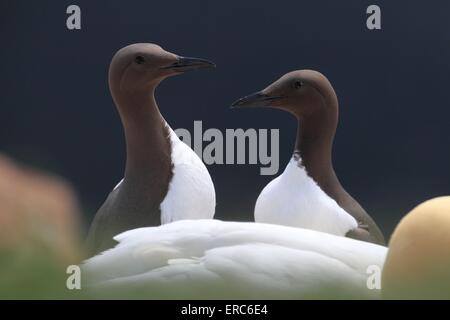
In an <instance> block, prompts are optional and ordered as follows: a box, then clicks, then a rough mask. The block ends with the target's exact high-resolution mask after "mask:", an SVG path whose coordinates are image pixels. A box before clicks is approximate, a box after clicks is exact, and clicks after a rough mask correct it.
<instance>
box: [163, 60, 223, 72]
mask: <svg viewBox="0 0 450 320" xmlns="http://www.w3.org/2000/svg"><path fill="white" fill-rule="evenodd" d="M215 67H216V64H215V63H214V62H211V61H208V60H205V59H200V58H190V57H178V60H177V61H176V62H174V63H172V64H171V65H168V66H166V67H163V69H170V70H173V71H176V72H186V71H191V70H197V69H206V68H215Z"/></svg>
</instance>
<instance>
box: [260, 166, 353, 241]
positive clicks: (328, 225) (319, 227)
mask: <svg viewBox="0 0 450 320" xmlns="http://www.w3.org/2000/svg"><path fill="white" fill-rule="evenodd" d="M255 221H256V222H262V223H273V224H280V225H285V226H291V227H299V228H306V229H311V230H316V231H321V232H327V233H330V234H334V235H339V236H344V235H345V234H346V233H347V232H348V231H350V230H352V229H354V228H356V227H357V225H358V224H357V221H356V220H355V218H353V217H352V216H351V215H350V214H348V213H347V212H346V211H345V210H344V209H342V208H341V207H340V206H339V205H338V204H337V202H336V201H335V200H334V199H332V198H330V197H329V196H328V195H327V194H326V193H325V192H324V191H323V190H322V189H321V188H320V187H319V186H318V185H317V183H316V182H315V181H314V180H313V179H312V178H311V177H309V176H308V173H307V172H306V170H305V168H304V167H303V166H301V165H299V162H297V160H295V159H293V158H292V159H291V160H290V162H289V164H288V165H287V167H286V169H285V170H284V172H283V173H282V174H281V175H280V176H279V177H277V178H275V179H274V180H272V181H271V182H270V183H269V184H268V185H267V186H266V187H265V188H264V189H263V191H262V192H261V194H260V195H259V197H258V200H257V201H256V206H255Z"/></svg>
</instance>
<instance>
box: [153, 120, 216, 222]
mask: <svg viewBox="0 0 450 320" xmlns="http://www.w3.org/2000/svg"><path fill="white" fill-rule="evenodd" d="M169 132H170V140H171V143H172V155H171V156H172V164H173V177H172V180H171V181H170V184H169V191H168V193H167V195H166V197H165V198H164V200H163V202H162V203H161V207H160V208H161V223H162V224H165V223H169V222H172V221H176V220H182V219H212V218H213V217H214V212H215V207H216V192H215V190H214V184H213V182H212V179H211V176H210V175H209V172H208V169H206V166H205V165H204V164H203V162H202V160H201V159H200V158H199V157H198V156H197V154H196V153H195V152H194V151H193V150H192V149H191V148H189V147H188V146H187V145H186V144H185V143H184V142H182V141H181V140H180V139H179V138H178V136H177V135H176V133H175V132H174V131H173V130H172V129H171V128H169Z"/></svg>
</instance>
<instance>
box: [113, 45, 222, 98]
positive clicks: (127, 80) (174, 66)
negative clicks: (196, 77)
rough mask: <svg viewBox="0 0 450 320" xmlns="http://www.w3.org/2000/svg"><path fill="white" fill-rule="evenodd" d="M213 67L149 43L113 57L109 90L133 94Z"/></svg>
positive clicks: (135, 46) (211, 64) (197, 59)
mask: <svg viewBox="0 0 450 320" xmlns="http://www.w3.org/2000/svg"><path fill="white" fill-rule="evenodd" d="M212 67H215V64H214V63H212V62H210V61H208V60H205V59H199V58H189V57H182V56H179V55H176V54H174V53H171V52H168V51H165V50H164V49H163V48H161V47H160V46H158V45H156V44H152V43H137V44H132V45H129V46H127V47H125V48H122V49H120V50H119V51H118V52H117V53H116V54H115V55H114V57H113V59H112V62H111V65H110V69H109V80H110V85H111V86H112V87H117V86H118V87H119V88H120V90H121V91H131V92H133V91H139V90H147V89H150V88H152V87H153V88H154V87H156V86H157V85H158V84H159V83H160V82H161V81H162V80H163V79H165V78H167V77H170V76H173V75H177V74H182V73H184V72H187V71H191V70H196V69H203V68H212Z"/></svg>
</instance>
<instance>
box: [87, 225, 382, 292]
mask: <svg viewBox="0 0 450 320" xmlns="http://www.w3.org/2000/svg"><path fill="white" fill-rule="evenodd" d="M115 240H116V241H117V242H118V244H117V245H116V247H114V248H113V249H110V250H107V251H105V252H103V253H101V254H99V255H96V256H94V257H92V258H90V259H88V260H87V261H85V262H84V263H83V265H82V274H83V279H84V281H85V283H84V284H83V285H82V286H83V287H84V288H86V290H88V291H89V292H90V293H91V294H92V295H93V296H96V297H102V298H105V297H107V298H150V299H328V298H340V299H343V298H358V299H379V298H380V297H381V294H380V290H371V289H369V288H368V287H367V279H368V274H367V270H368V268H369V267H371V266H376V267H377V268H379V269H381V268H382V266H383V263H384V259H385V256H386V252H387V248H386V247H384V246H380V245H377V244H372V243H368V242H363V241H359V240H353V239H350V238H346V237H341V236H335V235H331V234H328V233H323V232H319V231H315V230H309V229H302V228H295V227H288V226H282V225H275V224H264V223H254V222H233V221H221V220H216V219H213V220H183V221H176V222H173V223H170V224H166V225H162V226H158V227H147V228H139V229H135V230H130V231H127V232H124V233H122V234H120V235H118V236H116V237H115Z"/></svg>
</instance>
